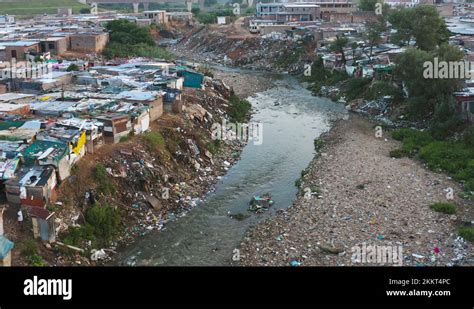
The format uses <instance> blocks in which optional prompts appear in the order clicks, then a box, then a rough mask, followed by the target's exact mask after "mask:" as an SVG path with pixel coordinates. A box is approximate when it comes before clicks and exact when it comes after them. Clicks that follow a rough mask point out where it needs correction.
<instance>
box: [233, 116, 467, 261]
mask: <svg viewBox="0 0 474 309" xmlns="http://www.w3.org/2000/svg"><path fill="white" fill-rule="evenodd" d="M389 135H390V134H389V133H388V132H385V133H384V136H383V137H382V138H376V137H375V130H374V124H373V123H371V122H370V121H368V120H366V119H365V118H362V117H360V116H357V115H351V118H350V119H349V120H347V121H339V122H338V123H337V124H336V125H335V127H334V128H333V129H332V130H331V131H330V132H329V134H328V135H327V136H326V146H325V147H324V149H323V150H322V153H321V155H320V156H319V157H317V158H315V159H314V160H313V161H312V162H311V163H310V165H309V167H308V169H307V171H308V173H307V174H306V176H305V179H304V181H303V185H302V188H305V187H312V188H318V191H319V192H320V193H319V196H315V195H313V196H312V197H311V198H309V199H306V198H305V197H304V196H302V195H300V196H298V198H297V199H296V201H295V203H294V205H293V206H292V207H290V208H289V209H288V210H286V211H281V212H279V213H278V215H276V216H275V217H273V218H271V219H269V220H267V221H265V222H263V223H261V224H259V225H257V226H256V227H254V228H252V229H251V230H250V231H249V232H248V233H247V235H246V237H245V238H244V240H243V241H242V243H241V260H240V265H266V266H267V265H268V266H285V265H289V264H290V262H292V261H293V263H294V264H301V265H302V266H313V265H318V266H319V265H321V266H343V265H344V266H350V265H355V266H357V265H380V264H367V263H365V264H362V263H354V262H352V261H351V257H352V254H353V251H352V249H353V247H354V246H359V248H361V247H362V246H363V244H364V243H365V244H367V245H377V246H395V247H397V248H398V247H399V246H402V248H403V257H404V258H403V265H408V266H415V265H418V266H420V265H474V250H473V246H472V244H470V243H467V242H465V241H463V240H462V239H460V238H458V237H457V227H458V226H459V225H460V224H461V223H462V222H466V221H472V220H473V219H474V216H473V212H472V210H473V208H474V205H472V203H471V204H468V202H466V201H464V200H460V199H459V198H457V197H455V198H454V202H455V203H456V204H458V205H459V208H458V212H457V214H456V215H446V214H441V213H437V212H434V211H433V210H431V209H430V208H429V205H431V204H432V203H435V202H438V201H446V192H445V191H444V190H445V189H446V188H453V189H454V192H455V195H456V192H460V190H461V188H460V187H459V185H458V184H457V183H456V182H454V181H452V180H450V179H449V177H447V176H446V175H444V174H437V173H433V172H431V171H429V170H427V169H425V168H424V167H423V165H422V164H421V163H420V162H417V161H415V160H412V159H409V158H402V159H392V158H390V157H389V152H390V150H393V149H396V148H398V147H399V145H400V144H399V142H397V141H395V140H392V139H391V138H390V137H389ZM277 202H278V201H277ZM295 261H297V263H295Z"/></svg>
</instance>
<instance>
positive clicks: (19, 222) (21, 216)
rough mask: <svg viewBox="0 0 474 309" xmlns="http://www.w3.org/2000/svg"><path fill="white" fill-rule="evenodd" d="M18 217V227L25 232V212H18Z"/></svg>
mask: <svg viewBox="0 0 474 309" xmlns="http://www.w3.org/2000/svg"><path fill="white" fill-rule="evenodd" d="M17 216H18V225H19V226H20V228H21V230H23V212H22V211H21V209H20V210H18V212H17Z"/></svg>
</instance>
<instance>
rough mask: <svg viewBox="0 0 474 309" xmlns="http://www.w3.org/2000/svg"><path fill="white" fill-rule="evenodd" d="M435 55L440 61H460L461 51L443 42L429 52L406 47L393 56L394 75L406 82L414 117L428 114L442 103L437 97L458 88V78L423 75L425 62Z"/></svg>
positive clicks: (409, 105)
mask: <svg viewBox="0 0 474 309" xmlns="http://www.w3.org/2000/svg"><path fill="white" fill-rule="evenodd" d="M435 57H436V58H438V61H439V62H441V61H461V60H462V59H463V53H462V51H460V50H459V49H458V48H457V47H455V46H451V45H447V44H443V45H441V46H440V47H439V48H438V49H436V50H434V51H431V52H427V51H424V50H420V49H416V48H409V49H407V51H405V52H404V53H402V54H400V55H399V56H398V57H397V58H396V59H395V63H396V64H397V65H396V67H395V71H394V73H395V77H396V78H397V79H398V80H402V81H403V82H404V83H405V86H406V88H407V90H408V95H409V99H408V102H407V107H408V108H409V111H410V112H411V114H412V115H416V116H417V117H425V116H427V115H429V114H431V113H432V112H433V111H434V109H435V107H436V106H438V105H440V104H441V102H440V98H445V97H448V96H451V94H452V93H453V92H454V91H456V90H459V89H460V87H461V82H462V79H460V78H425V75H424V72H425V69H426V68H427V66H426V64H430V63H431V64H432V63H433V62H434V58H435ZM434 69H435V70H436V69H437V68H434Z"/></svg>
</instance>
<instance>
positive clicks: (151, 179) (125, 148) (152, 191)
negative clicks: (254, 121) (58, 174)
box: [58, 78, 244, 263]
mask: <svg viewBox="0 0 474 309" xmlns="http://www.w3.org/2000/svg"><path fill="white" fill-rule="evenodd" d="M205 86H206V89H205V90H201V89H186V91H185V92H183V98H182V100H183V103H184V104H183V111H182V113H180V114H165V115H164V116H163V117H162V118H160V119H159V120H158V125H157V127H158V129H152V131H154V132H159V133H160V134H161V136H162V138H163V139H164V143H163V146H162V147H164V148H160V149H158V150H156V149H150V146H149V145H148V144H147V143H146V142H144V141H143V137H141V136H138V137H136V139H134V140H131V141H127V142H124V143H119V144H117V145H116V147H114V148H113V149H112V150H111V152H107V151H106V152H105V155H100V154H97V157H96V160H97V159H98V160H99V162H100V163H101V164H102V165H103V166H104V167H105V171H106V174H107V175H106V177H107V179H108V180H110V182H111V183H112V184H113V186H114V188H115V193H114V194H107V193H104V192H101V189H100V185H99V187H97V188H86V187H85V188H81V189H82V190H84V191H85V194H83V196H86V195H87V194H89V195H88V196H89V198H90V196H91V195H93V196H94V198H93V199H96V200H97V201H98V202H99V203H101V204H102V203H107V204H108V205H114V206H118V207H120V208H121V209H124V210H125V214H124V215H122V221H123V224H124V226H126V229H125V231H123V233H121V235H120V236H119V237H118V238H117V239H116V241H117V242H118V243H125V244H126V243H130V242H132V241H134V240H135V238H136V237H140V236H144V235H146V234H148V233H150V232H151V231H154V230H161V229H163V228H164V227H165V225H166V223H168V222H170V221H174V220H176V219H178V218H180V217H183V216H185V215H186V213H187V212H188V211H189V210H191V209H193V208H194V207H196V206H197V205H198V204H199V203H200V202H201V198H202V197H203V196H204V195H206V194H208V193H209V192H210V191H212V190H213V188H212V186H213V185H214V184H215V183H216V181H217V180H218V179H219V178H220V176H221V175H222V174H224V173H225V172H226V171H227V170H228V169H229V168H230V167H231V165H232V164H233V163H234V162H235V161H236V160H238V159H239V156H240V151H241V149H242V147H243V146H244V142H243V141H240V140H225V141H220V143H219V151H218V152H215V151H213V149H211V148H210V144H213V141H212V139H211V128H212V124H213V123H214V122H216V121H220V119H225V118H227V110H228V108H229V106H228V104H227V102H228V101H227V99H226V98H228V97H230V93H231V89H230V88H229V87H228V86H227V85H226V84H225V83H224V82H222V81H219V80H214V79H210V78H209V79H207V83H206V84H205ZM211 151H212V152H211ZM81 163H82V162H80V163H79V164H81ZM96 164H97V161H94V162H93V165H92V167H94V166H96ZM78 168H80V166H78ZM81 183H87V181H84V180H82V181H81ZM65 191H67V190H65ZM65 194H66V195H67V192H66V193H65ZM71 194H72V193H71ZM60 198H63V199H64V200H74V198H71V197H69V198H68V197H67V196H60ZM85 200H86V201H85V203H88V202H89V199H88V198H86V199H85ZM77 206H80V207H82V206H83V203H82V201H81V202H79V203H78V205H77ZM77 217H78V216H77ZM76 219H77V218H76ZM63 221H64V220H62V221H61V222H58V224H59V226H61V230H62V231H64V230H66V229H67V228H68V226H71V223H68V224H66V223H64V222H63ZM68 221H71V222H72V220H68ZM84 247H86V248H88V249H93V250H95V251H91V256H90V258H91V261H92V262H95V263H102V262H106V261H109V260H110V259H111V258H112V257H113V250H114V249H115V248H90V247H87V244H86V245H85V246H84ZM111 250H112V251H111Z"/></svg>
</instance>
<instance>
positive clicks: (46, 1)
mask: <svg viewBox="0 0 474 309" xmlns="http://www.w3.org/2000/svg"><path fill="white" fill-rule="evenodd" d="M60 7H68V8H72V9H73V11H74V13H79V10H80V9H81V8H84V7H88V6H87V5H85V4H81V3H79V1H77V0H34V1H31V0H0V14H10V15H35V14H45V13H46V14H54V13H56V12H57V9H58V8H60Z"/></svg>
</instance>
